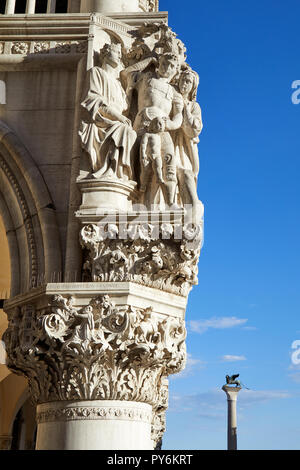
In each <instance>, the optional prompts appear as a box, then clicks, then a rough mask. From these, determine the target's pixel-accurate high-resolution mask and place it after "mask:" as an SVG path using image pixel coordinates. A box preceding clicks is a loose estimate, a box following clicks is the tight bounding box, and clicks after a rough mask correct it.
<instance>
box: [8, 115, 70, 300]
mask: <svg viewBox="0 0 300 470" xmlns="http://www.w3.org/2000/svg"><path fill="white" fill-rule="evenodd" d="M0 213H1V216H2V218H3V221H4V225H5V229H6V234H7V238H8V243H9V251H10V258H11V272H12V276H11V277H12V283H11V296H15V295H17V294H19V293H22V292H25V291H27V290H28V289H29V288H30V287H34V286H35V285H37V283H38V282H40V283H42V282H47V281H48V280H49V279H50V276H51V273H53V272H60V271H61V270H62V255H61V247H60V238H59V231H58V225H57V221H56V211H55V207H54V204H53V201H52V198H51V195H50V193H49V190H48V188H47V185H46V183H45V180H44V178H43V176H42V174H41V172H40V170H39V168H38V167H37V165H36V164H35V162H34V160H33V158H32V156H31V155H30V153H29V152H28V150H27V149H26V147H25V146H24V145H23V144H22V142H21V141H20V140H19V138H18V137H17V135H16V134H15V133H14V131H13V130H12V129H11V128H10V127H9V126H8V125H7V124H6V123H5V122H3V121H0Z"/></svg>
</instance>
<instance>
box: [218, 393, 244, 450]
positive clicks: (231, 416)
mask: <svg viewBox="0 0 300 470" xmlns="http://www.w3.org/2000/svg"><path fill="white" fill-rule="evenodd" d="M222 390H224V392H225V393H226V395H227V404H228V417H227V448H228V450H237V417H236V402H237V395H238V392H239V391H240V390H241V387H229V386H228V385H224V386H223V387H222Z"/></svg>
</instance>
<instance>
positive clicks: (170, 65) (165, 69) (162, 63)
mask: <svg viewBox="0 0 300 470" xmlns="http://www.w3.org/2000/svg"><path fill="white" fill-rule="evenodd" d="M177 70H178V58H177V56H176V55H175V54H169V53H168V54H162V55H161V56H160V58H159V62H158V69H157V73H158V75H159V76H160V77H162V78H167V79H168V81H169V82H170V81H171V80H172V78H173V77H174V76H175V75H176V73H177Z"/></svg>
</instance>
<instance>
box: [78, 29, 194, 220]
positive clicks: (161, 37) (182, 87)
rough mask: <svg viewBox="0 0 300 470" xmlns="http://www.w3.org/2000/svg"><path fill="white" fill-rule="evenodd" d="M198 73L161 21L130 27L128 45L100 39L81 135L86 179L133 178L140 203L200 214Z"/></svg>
mask: <svg viewBox="0 0 300 470" xmlns="http://www.w3.org/2000/svg"><path fill="white" fill-rule="evenodd" d="M198 84H199V78H198V75H197V74H196V72H194V71H193V70H192V69H191V68H190V67H189V66H188V65H187V63H186V62H185V47H184V45H183V43H182V42H181V41H180V40H179V39H177V38H176V35H175V33H173V32H172V31H171V29H170V28H169V27H168V26H167V25H165V24H156V23H155V24H145V25H144V26H142V27H140V28H139V29H138V30H137V31H135V41H134V42H133V45H132V48H131V49H130V50H129V51H128V50H127V51H122V47H121V44H120V43H114V42H112V43H111V44H105V46H104V47H103V48H102V50H101V51H100V55H99V65H95V66H94V67H92V69H91V70H90V71H89V77H88V80H87V88H86V92H85V96H84V100H83V102H82V108H83V109H84V113H85V115H84V116H83V118H82V123H81V128H80V131H79V135H80V137H81V143H82V147H83V149H84V151H85V152H86V153H87V154H88V156H89V161H90V168H91V171H90V174H89V175H88V178H96V179H101V178H118V179H121V180H123V181H126V180H133V181H136V182H137V183H138V187H139V194H140V201H139V202H141V203H144V204H145V205H146V206H147V207H148V208H149V209H150V208H151V205H153V204H160V205H161V204H164V205H165V206H173V207H174V206H175V207H176V206H178V205H179V206H181V207H182V206H184V205H186V204H190V205H192V206H193V208H194V209H195V212H196V211H197V204H198V196H197V175H198V171H199V156H198V150H197V142H198V136H199V134H200V132H201V130H202V120H201V110H200V107H199V105H198V103H197V102H196V94H197V88H198Z"/></svg>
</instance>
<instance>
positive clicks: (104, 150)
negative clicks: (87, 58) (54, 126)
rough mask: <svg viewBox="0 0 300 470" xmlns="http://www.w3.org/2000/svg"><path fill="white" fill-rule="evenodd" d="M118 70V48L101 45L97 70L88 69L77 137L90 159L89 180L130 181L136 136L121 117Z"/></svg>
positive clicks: (124, 102) (122, 104)
mask: <svg viewBox="0 0 300 470" xmlns="http://www.w3.org/2000/svg"><path fill="white" fill-rule="evenodd" d="M121 68H122V55H121V45H120V44H105V46H104V47H103V49H102V50H101V53H100V67H98V66H95V67H93V68H92V69H91V71H90V73H89V80H88V85H87V86H88V90H87V92H86V95H85V98H84V101H83V102H82V103H81V105H82V107H83V108H84V109H85V110H86V111H87V114H86V116H85V118H84V119H83V120H82V126H81V129H80V131H79V135H80V137H81V142H82V147H83V149H84V150H85V151H86V152H87V153H88V155H89V157H90V162H91V167H92V175H91V176H92V177H93V178H99V177H102V176H110V177H115V178H120V179H125V180H126V179H127V180H130V179H132V161H131V149H132V146H133V144H134V142H135V140H136V133H135V131H134V130H133V129H132V126H131V121H130V119H128V118H127V117H126V116H125V115H124V114H123V113H124V112H125V111H126V109H127V100H126V94H125V92H124V90H123V88H122V85H121V83H120V81H119V75H120V70H121Z"/></svg>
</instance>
